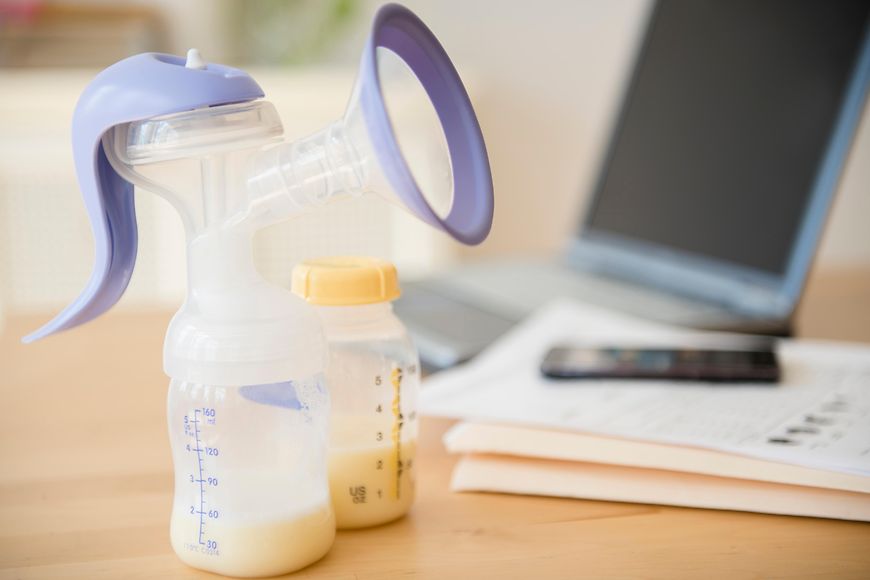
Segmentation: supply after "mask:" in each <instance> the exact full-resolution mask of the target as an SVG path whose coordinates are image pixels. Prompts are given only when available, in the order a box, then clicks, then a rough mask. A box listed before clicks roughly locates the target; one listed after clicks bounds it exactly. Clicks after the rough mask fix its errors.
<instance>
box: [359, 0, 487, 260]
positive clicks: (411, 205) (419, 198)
mask: <svg viewBox="0 0 870 580" xmlns="http://www.w3.org/2000/svg"><path fill="white" fill-rule="evenodd" d="M378 48H386V49H388V50H391V51H392V52H394V53H395V54H396V55H397V56H398V57H399V58H401V59H402V60H403V61H405V64H407V65H408V68H410V69H411V71H412V72H413V73H414V75H415V76H416V77H417V80H419V81H420V84H421V85H422V86H423V89H424V90H425V91H426V94H427V95H428V97H429V100H430V101H431V103H432V106H433V107H434V108H435V112H436V114H437V115H438V120H439V121H440V122H441V128H442V129H443V130H444V137H445V139H446V141H447V150H448V151H449V153H450V164H451V165H452V169H453V206H452V207H451V208H450V212H449V213H448V214H447V216H446V217H444V218H441V217H439V216H438V215H437V214H436V213H435V212H434V211H433V210H432V208H431V206H430V205H429V203H428V202H427V201H426V199H425V197H424V195H423V193H422V192H421V191H420V188H419V186H418V184H417V182H416V181H415V180H414V177H413V175H412V172H411V169H410V168H409V167H408V165H407V163H406V162H405V160H404V156H403V155H402V153H401V149H400V147H399V144H398V141H397V139H396V136H395V131H394V130H393V127H392V124H391V122H390V118H389V115H388V114H387V108H386V105H385V103H384V97H383V95H382V93H381V85H380V78H379V75H378V62H377V49H378ZM359 74H360V79H359V81H358V83H357V84H358V85H359V89H360V95H359V98H360V106H361V107H362V109H363V113H364V117H365V121H366V128H367V129H368V132H369V136H370V138H371V140H372V143H373V145H374V150H375V154H376V155H377V157H378V162H379V163H380V166H381V167H382V168H383V170H384V174H385V175H386V176H387V179H388V180H389V182H390V185H391V186H392V187H393V190H395V192H396V194H397V195H398V196H399V197H400V198H401V199H402V201H403V202H404V203H405V205H406V206H407V207H408V209H410V210H411V211H412V212H413V213H414V214H415V215H417V216H418V217H420V219H422V220H423V221H425V222H427V223H429V224H430V225H432V226H434V227H436V228H439V229H442V230H444V231H446V232H447V233H449V234H450V235H451V236H453V237H454V238H456V239H457V240H459V241H460V242H462V243H464V244H479V243H481V242H482V241H483V240H485V239H486V237H487V236H488V235H489V231H490V228H491V227H492V219H493V210H494V198H493V187H492V174H491V172H490V167H489V158H488V156H487V153H486V145H485V143H484V140H483V134H482V133H481V131H480V125H479V124H478V122H477V116H476V115H475V114H474V108H473V107H472V105H471V99H469V97H468V93H467V92H466V90H465V87H464V86H463V84H462V79H460V78H459V73H458V72H456V68H455V67H454V66H453V63H452V62H451V61H450V57H448V56H447V53H446V52H445V50H444V48H443V47H442V46H441V43H440V42H438V39H437V38H436V37H435V35H434V34H433V33H432V31H431V30H429V28H428V27H427V26H426V25H425V24H424V23H423V21H421V20H420V19H419V18H418V17H417V16H416V15H415V14H414V13H413V12H411V11H410V10H408V9H407V8H405V7H404V6H400V5H398V4H386V5H384V6H382V7H381V8H380V9H379V10H378V12H377V14H375V19H374V23H373V25H372V32H371V34H370V35H369V39H368V42H367V43H366V46H365V48H364V49H363V55H362V62H361V63H360V73H359Z"/></svg>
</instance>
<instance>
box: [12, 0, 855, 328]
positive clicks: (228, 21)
mask: <svg viewBox="0 0 870 580" xmlns="http://www.w3.org/2000/svg"><path fill="white" fill-rule="evenodd" d="M381 3H382V2H379V1H373V0H255V1H245V0H187V1H185V2H173V1H171V0H152V1H144V0H139V1H134V0H113V1H109V0H104V1H98V0H87V1H72V0H66V1H51V2H41V1H33V0H26V1H25V0H21V1H14V0H0V312H5V313H6V314H7V315H8V314H10V313H13V312H14V313H28V312H37V311H39V312H46V311H52V310H58V309H60V308H61V307H63V306H64V305H66V304H67V303H69V302H70V301H71V300H72V299H73V298H74V297H75V296H77V295H78V293H79V291H80V290H81V289H82V288H83V287H84V285H85V282H86V280H87V278H88V275H89V274H90V270H91V266H92V260H93V240H92V237H91V233H90V226H89V224H88V220H87V216H86V213H85V211H84V207H83V204H82V201H81V197H80V195H79V193H78V187H77V184H76V181H75V174H74V170H73V163H72V152H71V146H70V131H69V128H70V120H71V118H72V112H73V108H74V106H75V103H76V99H77V98H78V95H79V94H80V93H81V91H82V89H83V88H84V87H85V85H86V84H87V83H88V82H89V81H90V80H91V79H92V78H93V76H94V75H95V74H96V73H97V72H98V71H99V70H100V69H102V68H104V67H106V66H108V65H110V64H112V63H113V62H115V61H117V60H120V59H122V58H124V57H126V56H129V55H132V54H135V53H138V52H144V51H158V52H169V53H174V54H180V55H183V54H184V53H185V52H186V51H187V49H188V48H191V47H197V48H199V49H200V51H201V52H202V54H203V56H204V57H205V59H206V60H208V61H216V62H222V63H226V64H232V65H236V66H240V67H242V68H245V69H246V70H248V71H249V72H250V73H251V74H252V75H253V76H254V78H256V79H257V80H258V81H259V83H260V84H261V86H262V87H263V88H264V90H265V92H266V97H267V99H269V100H270V101H272V102H273V103H274V104H275V105H276V107H277V108H278V111H279V113H280V114H281V117H282V119H283V121H284V125H285V131H286V132H287V134H288V135H289V136H291V137H301V136H304V135H305V134H308V133H311V132H313V131H315V130H317V129H319V128H320V127H322V126H323V125H325V124H326V123H327V122H329V121H332V120H334V119H337V118H338V117H339V116H341V114H342V113H343V111H344V106H345V104H346V101H347V99H348V97H349V95H350V92H351V87H352V85H353V81H354V78H355V74H356V66H357V60H358V58H359V54H360V51H361V48H362V45H363V43H364V41H365V37H366V35H367V32H368V27H369V24H370V21H371V17H372V15H373V13H374V11H375V10H376V8H377V7H378V6H379V5H380V4H381ZM404 3H405V4H407V5H408V6H409V7H410V8H411V9H412V10H414V11H416V12H417V13H418V14H419V15H420V16H421V17H422V18H423V20H424V21H426V22H427V23H428V24H429V26H430V27H431V28H432V29H433V30H434V31H435V32H436V34H437V35H438V37H439V38H440V39H441V41H442V43H443V44H444V46H445V47H446V48H447V50H448V52H449V53H450V56H451V57H452V58H453V60H454V62H455V63H456V65H457V68H458V69H459V72H460V74H461V75H462V77H463V79H464V80H465V82H466V85H467V88H468V90H469V93H470V95H471V98H472V101H473V102H474V105H475V107H476V110H477V112H478V115H479V117H480V121H481V124H482V129H483V133H484V136H485V138H486V141H487V145H488V148H489V154H490V159H491V163H492V169H493V177H494V182H495V192H496V216H495V224H494V229H493V233H492V235H491V237H490V238H489V239H488V240H487V241H486V242H485V243H484V244H482V245H481V246H479V247H475V248H460V247H459V246H458V245H457V244H455V243H453V242H451V241H450V240H449V239H448V238H447V237H446V236H445V235H443V234H440V233H438V232H436V231H434V230H433V229H432V228H429V227H427V226H424V225H422V224H418V223H417V222H416V221H415V220H414V219H413V218H410V217H407V216H404V215H403V214H401V213H400V212H398V211H395V210H393V209H392V208H390V207H389V206H387V205H386V204H385V203H383V202H381V201H379V200H377V199H372V198H366V199H364V200H360V201H355V202H351V203H345V204H340V205H338V206H333V207H330V208H328V209H327V210H326V211H322V212H318V213H315V214H312V215H308V216H304V217H300V218H298V219H295V220H292V221H289V222H286V223H283V224H278V225H276V226H273V227H271V228H270V229H268V230H267V231H264V232H262V233H261V234H260V235H259V237H258V239H257V241H256V253H257V263H258V267H259V268H260V270H261V271H262V273H263V274H264V275H265V276H266V277H267V278H269V279H270V280H272V281H274V282H277V283H279V284H282V285H286V284H287V283H288V281H289V275H290V270H291V268H292V266H293V264H294V263H296V262H297V261H299V260H300V259H302V258H304V257H313V256H319V255H326V254H336V253H357V254H370V255H375V256H381V257H384V258H387V259H391V260H393V261H394V262H396V263H397V265H398V267H399V271H400V274H401V275H402V276H403V278H405V279H411V278H416V277H420V276H425V275H428V274H431V273H434V272H436V271H438V270H442V269H445V268H448V267H450V266H452V265H455V264H457V263H459V262H461V261H469V260H476V259H484V258H491V257H496V256H501V255H506V254H512V255H515V254H535V255H541V254H555V253H557V252H559V251H561V249H562V248H564V246H565V241H566V240H567V239H568V238H569V237H570V236H571V233H572V231H573V229H574V227H575V225H576V223H577V221H578V219H579V217H580V212H581V211H582V208H583V204H584V201H585V197H586V195H587V192H588V190H589V189H590V188H591V186H592V182H593V179H594V177H595V173H596V170H597V168H598V163H599V161H600V156H601V154H602V152H603V150H604V147H605V144H606V141H607V138H608V135H609V131H610V129H611V123H612V122H613V117H614V115H615V113H616V111H617V107H618V105H619V97H620V95H621V94H622V91H623V89H624V86H623V85H624V82H625V80H626V78H627V75H628V74H629V72H630V65H631V62H632V58H633V56H634V53H635V50H636V49H637V42H638V40H639V36H640V33H641V31H642V30H643V27H644V24H645V22H646V18H647V16H648V12H649V8H650V5H649V2H647V1H646V0H618V1H605V0H562V1H558V0H537V1H535V2H528V1H522V0H504V1H501V2H497V3H496V2H492V1H490V0H462V1H460V0H440V1H439V0H407V1H406V2H404ZM867 116H868V115H867V114H866V111H865V118H864V119H863V120H862V123H861V126H860V128H859V130H858V134H857V136H856V141H855V144H854V147H853V150H852V154H851V157H850V160H849V162H848V164H847V166H846V170H845V173H844V175H843V179H842V180H841V182H840V187H839V191H838V194H837V197H836V201H835V203H834V207H833V212H832V214H831V217H830V219H829V222H828V227H827V229H826V233H825V235H824V238H823V241H822V244H821V249H820V254H819V257H818V259H817V261H816V266H815V268H816V269H817V270H818V269H823V270H824V269H828V270H839V269H850V268H856V267H857V268H867V267H868V266H870V230H868V228H867V225H866V219H867V216H870V163H868V162H867V161H868V160H870V121H868V119H867ZM136 203H137V209H138V212H139V216H140V217H139V223H140V228H141V229H140V253H139V260H138V263H137V267H136V272H135V274H134V276H133V280H132V282H131V285H130V288H129V290H128V291H127V293H126V295H125V297H124V298H123V299H122V301H121V302H120V305H119V308H170V307H171V308H175V307H177V305H178V304H179V303H180V302H181V300H182V297H183V294H184V290H185V261H184V236H183V231H182V229H181V223H180V221H179V219H178V217H177V216H176V215H175V214H174V212H173V211H172V210H171V208H170V207H169V206H168V204H166V203H165V202H164V201H163V200H161V199H159V198H157V197H156V196H153V195H151V194H149V193H147V192H142V193H141V194H138V195H137V200H136Z"/></svg>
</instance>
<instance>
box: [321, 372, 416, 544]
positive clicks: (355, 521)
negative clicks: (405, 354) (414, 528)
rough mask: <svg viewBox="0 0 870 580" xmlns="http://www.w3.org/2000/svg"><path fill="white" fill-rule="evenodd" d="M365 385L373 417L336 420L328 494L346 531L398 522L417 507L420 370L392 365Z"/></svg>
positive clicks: (335, 416) (351, 415)
mask: <svg viewBox="0 0 870 580" xmlns="http://www.w3.org/2000/svg"><path fill="white" fill-rule="evenodd" d="M361 382H362V381H361ZM364 382H365V383H367V385H365V386H363V385H360V386H361V387H362V391H363V393H360V394H361V395H363V394H364V393H365V391H369V393H368V396H364V397H362V398H364V399H367V400H368V408H369V413H367V414H366V413H360V412H359V411H360V409H358V408H357V409H356V412H354V413H335V414H333V427H332V441H331V442H330V454H329V475H330V488H331V492H332V501H333V505H334V506H335V511H336V519H337V521H338V524H339V526H340V527H343V528H355V527H364V526H369V525H376V524H378V523H383V522H387V521H391V520H394V519H396V518H398V517H400V516H402V515H403V514H404V513H405V512H407V511H408V509H409V508H410V506H411V503H412V502H413V501H414V483H415V472H414V457H415V454H416V448H417V411H416V397H415V395H416V387H417V384H418V383H419V377H418V371H417V365H416V364H413V363H412V364H407V365H398V364H392V365H390V367H388V368H385V369H384V372H382V373H377V374H374V375H371V376H369V378H368V379H367V380H365V381H364Z"/></svg>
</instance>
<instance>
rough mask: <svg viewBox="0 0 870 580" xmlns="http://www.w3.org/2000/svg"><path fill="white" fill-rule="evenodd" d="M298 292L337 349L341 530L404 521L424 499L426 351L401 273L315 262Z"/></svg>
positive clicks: (331, 381) (378, 265)
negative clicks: (407, 321)
mask: <svg viewBox="0 0 870 580" xmlns="http://www.w3.org/2000/svg"><path fill="white" fill-rule="evenodd" d="M292 288H293V292H294V293H296V294H297V295H298V296H300V297H302V298H304V299H305V300H307V301H308V302H309V303H310V304H314V305H315V306H316V309H317V313H318V314H319V315H320V319H321V321H322V322H323V329H324V332H325V334H326V340H327V343H328V351H329V362H328V364H327V384H328V385H329V390H330V398H331V401H332V416H331V422H330V443H329V487H330V493H331V495H332V505H333V507H334V508H335V517H336V524H337V526H338V527H339V528H362V527H366V526H374V525H377V524H382V523H385V522H389V521H392V520H395V519H396V518H399V517H401V516H403V515H404V514H405V513H406V512H407V511H408V509H409V508H410V507H411V504H412V503H413V501H414V480H415V473H416V464H415V462H416V459H415V452H416V443H417V411H416V409H417V392H418V389H419V385H420V372H419V361H418V357H417V351H416V349H415V348H414V345H413V344H412V343H411V340H410V339H409V337H408V333H407V331H406V330H405V327H404V326H403V325H402V323H401V322H400V321H399V319H398V318H396V316H395V315H394V314H393V307H392V304H391V301H392V300H395V299H396V298H398V297H399V284H398V280H397V276H396V268H395V267H394V266H393V265H392V264H390V263H389V262H385V261H382V260H376V259H374V258H363V257H337V258H323V259H318V260H310V261H306V262H304V263H302V264H300V265H298V266H297V267H296V268H295V269H294V270H293V284H292Z"/></svg>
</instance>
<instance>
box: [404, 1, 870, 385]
mask: <svg viewBox="0 0 870 580" xmlns="http://www.w3.org/2000/svg"><path fill="white" fill-rule="evenodd" d="M868 84H870V3H868V2H850V1H846V0H838V1H834V2H829V1H825V0H801V1H791V0H782V1H770V0H768V1H763V2H759V1H754V0H748V1H747V0H740V1H735V0H706V1H700V0H692V1H688V0H662V1H659V2H658V3H657V4H656V5H655V6H654V7H653V9H652V10H651V14H650V19H649V24H648V26H647V30H646V33H645V37H644V39H643V42H642V43H641V48H640V50H639V51H638V55H637V57H636V62H635V65H634V70H633V74H632V76H631V80H630V82H629V83H628V85H627V89H626V91H625V95H624V97H623V102H622V106H621V112H620V113H619V115H618V119H617V121H616V123H615V126H614V129H613V131H612V137H611V141H610V144H609V147H608V150H607V152H606V155H605V156H604V160H603V162H602V165H601V168H600V171H599V177H598V179H597V183H596V184H595V186H594V191H592V192H591V193H592V195H591V196H589V197H590V202H589V204H588V207H587V208H586V209H585V211H584V212H583V215H582V217H581V219H580V220H579V224H578V227H577V230H576V233H575V235H574V237H573V239H572V240H571V242H570V244H569V246H568V247H567V248H566V249H565V252H564V253H563V255H562V256H560V257H559V258H558V259H554V260H553V261H551V262H545V261H536V260H519V259H504V260H499V261H492V262H485V263H478V264H473V265H469V266H465V267H462V268H459V269H456V270H454V271H451V272H449V273H447V274H446V275H443V276H441V277H438V278H433V279H428V280H424V281H421V282H417V283H412V284H406V285H405V287H404V295H403V297H402V298H401V299H400V300H399V301H398V302H397V304H396V311H397V313H398V315H399V316H400V317H401V318H402V319H403V320H404V321H405V323H406V324H407V325H408V327H409V329H410V331H411V334H412V335H413V337H414V338H415V340H416V342H417V345H418V347H419V349H420V354H421V359H422V361H423V363H424V365H425V366H427V367H429V368H430V369H438V368H444V367H448V366H451V365H455V364H457V363H460V362H462V361H464V360H467V359H469V358H471V357H472V356H474V355H475V354H476V353H477V352H479V351H480V350H481V349H482V348H484V347H485V346H486V345H488V344H489V343H491V342H492V341H493V340H495V339H496V338H497V337H498V336H499V335H501V334H502V333H504V332H505V331H506V330H508V329H509V328H510V327H511V326H512V325H513V324H515V323H516V322H517V321H519V320H521V319H522V318H523V317H524V316H526V315H527V314H528V313H530V312H531V311H533V310H534V309H536V308H538V307H539V306H541V305H543V304H545V303H546V302H548V301H550V300H552V299H554V298H559V297H572V298H574V299H577V300H582V301H586V302H590V303H594V304H598V305H601V306H605V307H609V308H613V309H617V310H621V311H625V312H629V313H633V314H636V315H639V316H642V317H646V318H650V319H654V320H660V321H664V322H669V323H673V324H679V325H684V326H688V327H694V328H708V329H720V330H731V331H742V332H754V333H762V334H772V335H788V334H789V332H790V321H791V318H792V314H793V313H794V310H795V307H796V305H797V303H798V300H799V298H800V295H801V291H802V289H803V286H804V282H805V280H806V276H807V272H808V270H809V267H810V264H811V261H812V258H813V256H814V254H815V250H816V247H817V245H818V241H819V237H820V234H821V232H822V228H823V226H824V222H825V218H826V215H827V213H828V210H829V207H830V205H831V200H832V197H833V194H834V191H835V190H836V188H837V183H838V179H839V176H840V173H841V171H842V168H843V165H844V162H845V160H846V158H847V155H848V152H849V149H850V146H851V142H852V138H853V135H854V133H855V129H856V126H857V125H858V123H859V121H860V118H861V115H862V112H863V110H864V106H865V101H866V95H867V90H868ZM496 193H497V192H496ZM496 215H497V214H496Z"/></svg>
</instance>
